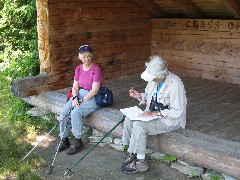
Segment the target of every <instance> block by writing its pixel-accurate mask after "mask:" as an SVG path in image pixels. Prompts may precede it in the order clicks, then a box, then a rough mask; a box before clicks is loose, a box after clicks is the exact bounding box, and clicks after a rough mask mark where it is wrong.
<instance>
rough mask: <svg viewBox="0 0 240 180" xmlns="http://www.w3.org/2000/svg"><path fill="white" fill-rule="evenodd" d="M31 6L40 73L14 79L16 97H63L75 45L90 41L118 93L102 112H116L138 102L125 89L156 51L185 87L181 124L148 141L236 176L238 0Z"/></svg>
mask: <svg viewBox="0 0 240 180" xmlns="http://www.w3.org/2000/svg"><path fill="white" fill-rule="evenodd" d="M37 13H38V19H37V20H38V47H39V61H40V74H39V75H38V76H34V77H26V78H22V79H16V80H14V81H13V82H12V87H11V89H12V92H13V94H14V95H15V96H17V97H19V98H23V99H24V100H25V101H26V102H28V103H30V104H33V105H36V104H35V102H34V98H39V97H44V98H45V100H46V99H47V103H46V104H49V101H50V99H51V98H53V101H56V102H58V100H56V97H58V98H59V99H61V101H63V99H64V98H65V96H64V94H65V95H66V89H68V88H69V87H70V86H71V85H72V82H73V73H74V69H75V67H76V66H77V65H78V64H79V63H80V61H79V60H78V57H77V56H78V48H79V46H80V45H82V44H90V45H91V46H92V47H93V50H94V53H95V57H94V59H95V60H96V63H97V64H99V65H100V66H101V68H102V70H103V73H104V76H105V79H106V85H107V86H109V87H110V88H111V89H113V92H114V96H115V97H116V100H115V104H114V106H113V107H111V108H107V109H106V108H103V110H101V111H104V112H109V113H111V112H114V113H115V112H116V111H115V110H119V108H123V107H129V106H131V105H134V104H136V103H137V102H136V101H134V100H131V99H130V98H129V97H127V96H126V97H125V96H123V94H126V95H127V94H128V89H129V88H131V87H132V86H134V87H135V89H139V90H143V89H144V86H145V83H144V82H143V81H142V80H141V79H140V78H139V74H140V73H141V72H142V71H143V70H144V63H145V62H146V61H148V58H149V56H151V55H155V54H158V55H160V56H161V57H162V58H163V59H165V60H166V61H167V62H168V64H169V69H170V71H172V72H173V73H176V74H178V75H179V76H180V77H182V79H183V82H184V84H185V86H186V90H187V97H188V109H187V129H186V131H179V132H174V133H169V134H167V135H160V136H157V137H155V138H152V139H150V140H149V142H152V143H148V146H149V147H152V148H154V149H161V150H163V151H165V152H167V153H170V154H172V155H176V156H177V157H178V158H180V159H181V158H182V159H184V160H186V161H189V162H192V163H195V164H198V165H201V166H203V167H207V168H211V169H213V170H216V171H218V172H222V173H226V174H229V175H231V176H233V177H236V178H240V142H239V141H240V130H239V129H240V118H239V117H240V110H239V107H240V91H239V90H240V78H239V77H240V59H239V57H240V1H239V0H210V1H209V0H201V1H197V0H114V1H113V0H37ZM54 93H55V94H54ZM56 94H57V95H59V96H57V95H56ZM54 98H55V99H54ZM62 103H63V102H62ZM46 104H44V103H43V104H42V105H40V106H41V107H42V108H44V106H45V108H46ZM58 104H59V103H58ZM60 104H61V103H60ZM52 105H53V104H52ZM36 106H37V105H36ZM56 107H57V105H56ZM59 108H61V107H59ZM50 110H51V111H53V112H54V109H51V108H50ZM101 111H99V112H101ZM110 111H111V112H110ZM54 113H59V110H56V111H55V112H54ZM98 115H99V114H98V113H95V115H94V114H93V115H91V117H90V118H89V119H91V120H89V121H87V124H90V125H91V126H95V125H94V123H93V122H94V118H93V117H99V116H98ZM95 119H97V118H95ZM91 121H92V123H91ZM96 124H97V123H96ZM98 124H99V123H98ZM95 128H98V129H101V128H99V127H95ZM102 128H103V131H106V128H105V129H104V127H102ZM199 133H200V134H199ZM117 136H121V133H117ZM180 137H181V139H180ZM190 138H191V139H190ZM177 140H178V142H179V143H177ZM161 142H162V144H164V145H166V146H163V145H161ZM185 142H188V143H189V142H191V143H189V144H187V143H185ZM194 142H195V143H194ZM196 142H198V143H196ZM159 144H160V145H159ZM176 146H177V147H176ZM203 146H208V148H209V149H207V148H204V147H203ZM226 146H228V147H226ZM167 147H169V148H167ZM221 152H222V153H221Z"/></svg>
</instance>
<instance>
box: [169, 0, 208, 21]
mask: <svg viewBox="0 0 240 180" xmlns="http://www.w3.org/2000/svg"><path fill="white" fill-rule="evenodd" d="M172 1H173V2H175V3H176V4H177V5H178V6H179V7H180V8H181V9H182V11H183V12H184V13H185V14H186V15H187V16H188V17H190V18H202V17H204V15H203V14H202V13H201V12H200V11H199V10H198V9H197V8H196V6H195V5H194V4H193V3H192V2H191V1H190V0H172Z"/></svg>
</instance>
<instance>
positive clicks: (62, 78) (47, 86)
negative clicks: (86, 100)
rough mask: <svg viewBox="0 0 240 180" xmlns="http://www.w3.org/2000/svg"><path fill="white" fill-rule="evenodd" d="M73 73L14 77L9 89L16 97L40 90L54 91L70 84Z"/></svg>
mask: <svg viewBox="0 0 240 180" xmlns="http://www.w3.org/2000/svg"><path fill="white" fill-rule="evenodd" d="M72 78H73V73H68V74H61V75H54V76H48V75H38V76H31V77H26V78H20V79H15V80H13V81H12V82H11V91H12V93H13V95H14V96H16V97H18V98H23V97H28V96H33V95H38V94H40V93H41V92H46V91H54V90H58V89H62V88H66V87H69V86H71V84H72V83H73V82H72Z"/></svg>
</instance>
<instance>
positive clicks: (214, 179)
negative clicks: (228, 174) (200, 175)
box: [209, 174, 223, 180]
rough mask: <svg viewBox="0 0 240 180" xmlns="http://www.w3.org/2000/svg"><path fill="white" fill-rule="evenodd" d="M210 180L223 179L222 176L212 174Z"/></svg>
mask: <svg viewBox="0 0 240 180" xmlns="http://www.w3.org/2000/svg"><path fill="white" fill-rule="evenodd" d="M209 179H210V180H222V179H223V178H222V177H221V176H220V175H217V174H211V175H209Z"/></svg>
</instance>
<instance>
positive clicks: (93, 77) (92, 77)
mask: <svg viewBox="0 0 240 180" xmlns="http://www.w3.org/2000/svg"><path fill="white" fill-rule="evenodd" d="M103 79H104V78H103V75H102V72H101V69H100V67H99V66H98V65H97V64H93V65H92V67H91V68H90V69H89V70H88V71H84V70H83V64H80V65H79V66H78V67H77V68H76V70H75V75H74V80H75V81H78V84H79V87H81V88H84V89H87V90H91V89H92V84H93V82H100V83H102V82H103Z"/></svg>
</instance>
